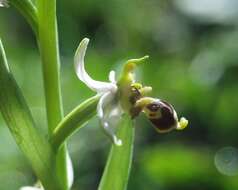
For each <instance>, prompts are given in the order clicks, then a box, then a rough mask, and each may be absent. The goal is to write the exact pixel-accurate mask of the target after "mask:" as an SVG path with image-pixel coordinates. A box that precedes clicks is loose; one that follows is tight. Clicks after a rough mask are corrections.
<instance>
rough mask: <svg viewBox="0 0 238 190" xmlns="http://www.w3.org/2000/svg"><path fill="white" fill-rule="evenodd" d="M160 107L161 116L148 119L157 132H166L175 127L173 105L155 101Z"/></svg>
mask: <svg viewBox="0 0 238 190" xmlns="http://www.w3.org/2000/svg"><path fill="white" fill-rule="evenodd" d="M157 104H158V105H159V107H160V111H161V117H160V118H151V119H150V121H151V122H152V123H153V124H154V127H155V128H156V129H157V130H158V131H159V132H168V131H170V130H172V129H174V128H175V126H176V120H175V118H174V114H173V107H172V106H171V105H170V104H168V103H167V102H164V101H163V102H159V103H157Z"/></svg>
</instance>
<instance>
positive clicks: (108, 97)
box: [97, 92, 122, 146]
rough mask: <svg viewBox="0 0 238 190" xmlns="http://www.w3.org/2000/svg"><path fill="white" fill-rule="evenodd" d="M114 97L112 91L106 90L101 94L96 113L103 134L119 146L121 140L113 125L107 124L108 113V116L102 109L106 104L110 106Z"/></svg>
mask: <svg viewBox="0 0 238 190" xmlns="http://www.w3.org/2000/svg"><path fill="white" fill-rule="evenodd" d="M114 98H115V94H114V93H112V92H107V93H105V94H103V95H102V97H101V98H100V100H99V102H98V106H97V113H98V117H99V118H100V120H101V124H102V127H103V130H104V132H105V134H106V135H107V136H108V137H109V138H110V139H111V140H112V141H113V143H114V144H115V145H117V146H121V145H122V141H121V140H120V139H118V138H117V136H116V134H115V131H114V129H113V127H110V126H109V123H108V121H109V119H110V114H109V117H108V116H107V115H106V113H105V111H104V110H105V108H106V107H107V106H110V104H112V101H113V100H114ZM116 111H118V112H117V113H118V114H120V112H119V109H118V110H116Z"/></svg>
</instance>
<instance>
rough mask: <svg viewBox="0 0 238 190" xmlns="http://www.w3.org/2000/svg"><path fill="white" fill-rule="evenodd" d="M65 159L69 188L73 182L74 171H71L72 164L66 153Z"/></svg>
mask: <svg viewBox="0 0 238 190" xmlns="http://www.w3.org/2000/svg"><path fill="white" fill-rule="evenodd" d="M66 159H67V173H68V187H69V189H70V188H71V187H72V185H73V182H74V171H73V164H72V161H71V158H70V157H69V154H68V153H67V157H66Z"/></svg>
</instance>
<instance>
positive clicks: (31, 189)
mask: <svg viewBox="0 0 238 190" xmlns="http://www.w3.org/2000/svg"><path fill="white" fill-rule="evenodd" d="M20 190H43V189H41V188H39V187H31V186H25V187H21V188H20Z"/></svg>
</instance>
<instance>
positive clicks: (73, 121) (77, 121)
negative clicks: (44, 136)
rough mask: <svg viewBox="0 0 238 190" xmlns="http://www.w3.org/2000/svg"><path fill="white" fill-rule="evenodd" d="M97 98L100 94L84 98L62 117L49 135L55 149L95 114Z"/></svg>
mask: <svg viewBox="0 0 238 190" xmlns="http://www.w3.org/2000/svg"><path fill="white" fill-rule="evenodd" d="M99 98H100V96H94V97H92V98H89V99H87V100H85V101H84V102H83V103H81V104H80V105H79V106H77V107H76V108H75V109H74V110H73V111H71V112H70V113H69V114H68V115H67V116H65V117H64V119H63V120H62V121H61V122H60V123H59V125H58V126H57V127H56V128H55V130H54V132H53V134H52V136H51V140H50V141H51V143H52V145H53V147H54V149H55V150H57V149H58V148H59V147H60V145H61V144H62V143H64V141H65V140H66V139H67V138H68V137H69V136H71V135H72V134H73V133H74V132H75V131H76V130H78V129H80V128H81V127H83V126H84V124H85V123H86V122H87V121H88V120H89V119H91V118H92V117H93V116H94V115H95V114H96V109H97V104H98V101H99Z"/></svg>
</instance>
